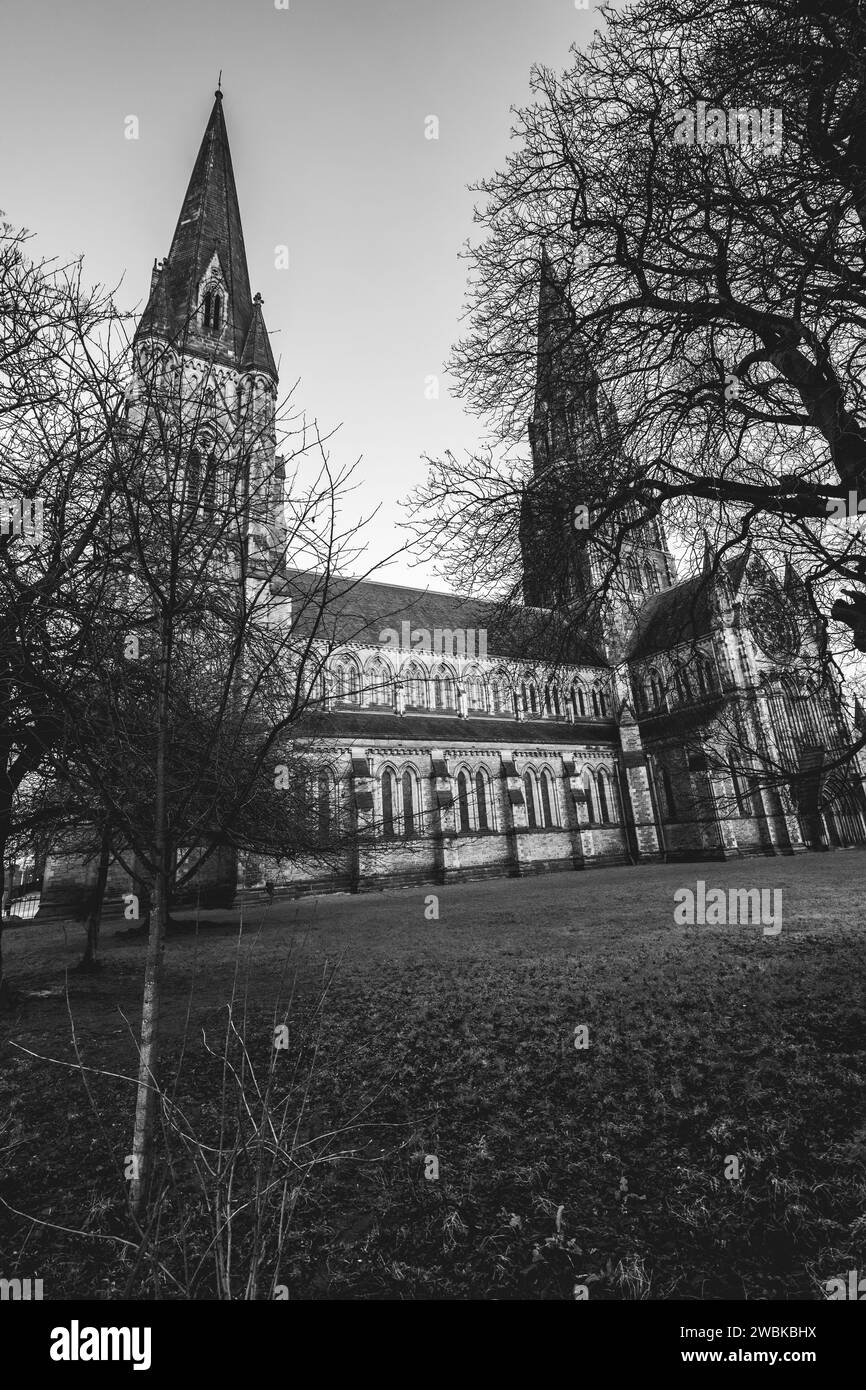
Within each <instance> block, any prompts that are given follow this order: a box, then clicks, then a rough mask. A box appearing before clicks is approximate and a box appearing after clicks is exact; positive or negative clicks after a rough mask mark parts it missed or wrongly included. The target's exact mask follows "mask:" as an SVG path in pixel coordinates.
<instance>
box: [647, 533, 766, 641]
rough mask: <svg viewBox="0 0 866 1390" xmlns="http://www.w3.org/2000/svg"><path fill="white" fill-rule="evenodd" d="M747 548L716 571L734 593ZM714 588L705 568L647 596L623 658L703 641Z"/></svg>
mask: <svg viewBox="0 0 866 1390" xmlns="http://www.w3.org/2000/svg"><path fill="white" fill-rule="evenodd" d="M750 549H751V547H750V546H749V545H746V546H744V547H743V549H742V550H741V551H740V552H739V553H738V554H737V555H735V556H733V557H732V558H730V559H726V560H722V561H721V562H720V563H719V569H720V570H721V571H723V573H724V576H725V578H726V579H727V581H728V583H729V584H730V586H731V588H732V590H733V591H734V593H736V591H737V589H738V588H739V586H740V584H741V583H742V579H743V575H744V573H745V569H746V565H747V564H748V562H749V554H750ZM713 587H714V575H713V571H712V567H710V568H709V569H708V568H707V567H706V564H705V567H704V569H703V570H702V572H701V573H700V574H694V575H692V576H691V578H690V579H685V580H683V582H682V583H681V584H675V585H674V586H673V587H672V588H670V589H663V590H662V591H661V593H659V594H651V595H650V597H649V598H648V599H647V600H646V602H645V603H644V604H643V606H642V607H641V610H640V612H639V614H638V618H637V622H636V623H635V626H634V630H633V632H632V634H631V638H630V640H629V645H628V650H627V653H626V655H627V658H628V659H629V660H630V661H633V660H637V659H638V658H640V657H646V656H653V655H655V653H656V652H662V651H665V650H666V649H668V648H673V647H678V646H680V644H681V643H683V642H693V641H695V640H696V639H697V638H699V637H706V636H707V635H708V633H709V632H710V631H711V630H712V626H713V611H712V603H711V597H712V592H713Z"/></svg>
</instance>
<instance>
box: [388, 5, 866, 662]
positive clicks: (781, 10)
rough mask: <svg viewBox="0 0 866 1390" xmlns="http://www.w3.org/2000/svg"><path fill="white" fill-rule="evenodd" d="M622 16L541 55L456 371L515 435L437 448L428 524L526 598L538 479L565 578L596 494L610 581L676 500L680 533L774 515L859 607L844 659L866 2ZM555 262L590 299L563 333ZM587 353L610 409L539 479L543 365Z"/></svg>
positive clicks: (596, 405)
mask: <svg viewBox="0 0 866 1390" xmlns="http://www.w3.org/2000/svg"><path fill="white" fill-rule="evenodd" d="M603 14H604V19H605V21H606V27H605V28H603V29H602V30H601V31H600V32H598V33H597V34H596V35H595V37H594V39H593V41H592V42H591V44H590V45H589V46H588V48H587V50H586V51H585V52H581V51H579V50H577V49H575V50H573V52H572V61H571V65H570V67H569V69H568V70H567V71H566V72H564V73H562V74H559V75H557V74H556V73H554V72H553V71H551V70H550V69H547V68H537V69H535V70H534V72H533V88H534V93H535V98H536V99H535V101H534V103H533V104H532V105H531V106H529V107H527V108H526V109H523V110H520V111H517V112H516V115H515V130H514V135H515V146H514V150H513V153H512V154H511V156H510V158H509V161H508V163H507V165H506V166H505V168H504V169H502V170H501V171H500V172H498V173H496V174H495V175H494V176H492V177H491V178H489V179H488V180H486V181H485V182H483V183H481V184H480V185H479V186H478V187H479V191H480V193H481V194H482V195H483V202H482V205H481V207H480V209H479V211H478V213H477V220H478V222H479V224H480V225H481V227H482V228H483V229H484V238H483V240H481V241H480V242H479V243H478V244H477V245H475V246H473V247H472V248H471V249H470V250H469V252H468V256H469V260H470V264H471V286H470V303H469V329H468V332H467V334H466V335H465V337H464V338H463V340H462V341H461V342H460V343H459V344H458V346H457V347H456V349H455V351H454V354H453V359H452V362H451V363H450V367H451V370H452V371H453V373H454V375H455V377H456V379H457V382H458V389H459V391H460V393H461V394H462V395H463V397H464V399H466V401H467V402H468V404H469V405H470V407H471V408H472V409H474V410H475V411H477V412H478V413H479V414H481V415H483V416H484V417H485V418H486V419H487V420H488V421H489V422H490V428H491V438H490V444H489V447H488V448H487V449H485V450H483V451H481V452H479V453H478V454H476V455H475V456H474V457H472V458H469V459H460V460H457V459H454V458H451V457H445V458H443V459H440V460H435V461H433V463H432V467H431V473H430V479H429V482H428V485H427V486H426V488H424V489H423V490H422V492H421V493H420V494H419V495H418V496H417V497H416V499H415V500H416V504H417V505H418V506H419V507H420V508H421V511H422V513H423V525H422V526H419V537H420V536H422V535H423V536H425V537H426V539H427V540H428V541H429V545H430V549H431V551H436V552H437V553H438V555H439V557H440V559H441V560H442V562H443V564H444V567H445V569H446V572H448V573H449V574H450V576H451V577H452V578H453V579H454V580H455V581H457V582H460V583H463V584H466V583H467V582H471V583H472V584H473V586H474V588H475V589H476V590H477V589H478V588H479V587H486V588H487V589H488V590H489V591H491V592H497V593H499V594H502V593H505V594H506V595H508V594H510V595H512V596H514V595H516V594H517V593H518V592H519V590H520V586H521V583H522V574H521V553H520V544H519V541H520V536H519V529H520V520H521V516H522V515H523V514H525V509H526V498H527V496H530V497H531V498H532V499H535V501H536V505H537V507H538V508H539V509H540V512H541V513H542V514H544V512H545V509H546V510H547V512H548V513H550V514H551V515H552V516H554V517H556V518H557V521H558V525H552V526H550V527H548V540H547V553H546V554H545V556H544V561H545V563H546V564H547V565H548V567H549V568H550V569H551V570H553V571H561V572H562V574H563V583H564V582H565V574H566V571H567V568H568V564H569V557H570V555H571V554H572V552H573V549H574V543H575V537H574V532H573V528H572V521H573V517H574V509H575V506H577V505H583V506H585V507H586V509H587V512H588V514H589V517H590V522H589V526H588V528H587V531H586V534H585V535H583V536H582V537H581V538H580V539H581V540H582V541H584V542H593V543H595V544H596V548H597V552H598V551H599V550H600V551H601V553H604V551H605V548H606V551H607V555H606V559H607V562H608V564H607V570H608V575H607V577H606V580H605V582H612V579H611V576H612V575H613V574H614V573H615V567H616V564H617V561H618V559H619V554H620V551H621V546H622V542H623V538H627V536H628V534H629V531H630V529H632V528H635V527H638V526H640V525H642V524H644V523H646V522H652V521H653V520H654V519H655V517H656V516H657V515H658V514H659V511H660V509H661V508H663V509H664V518H665V521H666V523H667V526H668V528H669V532H670V533H672V534H673V536H674V537H675V538H676V539H678V541H679V543H680V544H683V545H685V546H687V544H688V538H689V537H694V536H695V534H696V533H700V534H701V536H703V534H706V533H709V535H710V537H711V539H712V540H713V542H714V546H715V549H716V550H718V549H719V548H721V547H723V546H724V545H725V544H726V543H727V542H728V541H730V540H731V539H734V538H736V537H743V536H745V535H747V534H748V535H749V536H750V537H751V539H752V540H753V541H754V542H757V543H758V544H760V546H761V548H762V551H763V553H764V554H765V556H766V557H767V559H768V560H769V562H770V563H778V565H779V567H780V568H781V565H782V564H783V562H784V561H785V560H786V559H788V560H792V561H793V563H794V565H795V567H796V568H797V569H798V570H799V571H800V572H801V573H802V574H803V577H804V581H805V586H806V593H807V595H808V596H809V599H810V602H812V603H813V604H814V606H815V607H816V608H817V609H818V611H820V612H821V613H822V614H823V615H824V616H828V617H832V619H833V622H832V623H831V624H830V629H829V631H830V636H831V649H830V651H829V652H828V653H826V654H825V655H826V657H827V659H829V658H830V656H832V655H833V654H834V653H835V655H837V656H838V657H840V658H842V657H845V656H846V655H850V654H851V653H852V652H856V651H858V650H859V651H863V650H866V594H864V592H863V584H864V579H866V557H864V552H863V544H862V538H861V535H860V533H859V532H858V531H857V529H856V527H853V526H852V525H851V524H848V525H840V524H838V523H837V521H835V520H828V516H830V515H832V514H838V513H840V512H841V511H843V510H844V511H845V512H848V510H849V501H850V499H849V494H851V493H853V494H854V495H855V504H854V505H855V508H856V505H857V500H859V499H860V498H863V497H866V417H864V408H866V400H864V385H863V380H864V378H863V352H864V347H863V342H864V335H863V325H864V320H863V304H864V294H866V280H864V272H863V265H864V252H866V202H864V197H863V189H864V186H866V185H864V173H866V166H864V144H863V141H864V137H863V129H864V115H866V94H864V87H863V58H864V50H866V15H864V14H863V12H862V8H861V7H859V6H858V5H857V4H856V3H855V0H838V2H837V3H834V4H831V5H827V4H821V5H818V4H815V3H805V2H801V3H793V4H791V3H788V2H787V0H784V3H783V0H731V3H729V4H727V5H724V6H718V5H713V4H710V3H706V0H662V3H655V0H652V3H649V0H638V3H633V4H629V5H627V6H626V7H624V8H623V9H622V10H613V9H605V10H604V12H603ZM690 137H691V138H690ZM542 247H545V248H546V251H545V252H542ZM544 255H546V257H547V259H548V262H549V264H550V266H551V272H552V275H553V276H554V277H555V278H556V280H557V281H558V283H560V284H561V286H562V291H563V297H564V300H570V301H571V302H572V303H573V305H574V312H573V314H570V315H569V313H568V312H566V311H563V313H562V314H561V315H560V318H559V322H558V327H557V332H556V333H555V334H554V337H553V340H550V339H548V340H547V341H544V342H541V341H539V339H538V337H537V328H538V288H539V280H540V278H541V277H542V274H543V269H542V259H543V257H544ZM566 359H567V361H568V363H569V366H570V371H571V374H572V378H573V384H574V386H575V396H576V398H577V399H578V400H580V399H581V398H582V399H583V401H584V402H585V401H586V400H587V397H588V396H591V397H592V398H593V399H592V407H593V408H592V409H591V410H589V411H587V412H585V413H584V414H583V418H581V412H580V411H578V414H577V419H576V422H575V427H574V431H573V437H572V438H571V440H570V441H568V447H567V452H568V454H569V457H570V458H571V460H572V461H573V462H574V464H575V466H573V467H572V468H571V469H570V470H568V471H565V470H563V469H561V468H559V467H558V463H559V460H560V459H561V457H562V455H563V453H564V452H566V449H565V448H564V447H562V448H561V447H560V443H559V442H557V441H555V440H554V441H553V446H552V450H551V453H550V458H549V465H548V466H547V467H546V468H542V469H540V470H539V471H538V472H536V474H535V475H533V474H531V473H530V472H529V470H528V468H527V466H526V462H525V456H524V455H523V454H522V453H521V451H520V447H519V443H520V440H521V439H522V438H523V435H524V431H525V428H526V422H527V420H528V419H531V418H532V416H533V412H534V410H535V406H536V401H535V391H536V383H537V380H538V378H539V374H540V373H541V374H543V373H544V372H545V371H546V370H553V369H554V367H555V365H556V363H557V362H559V363H560V365H561V364H562V362H563V360H566ZM542 452H543V451H542ZM536 455H537V457H538V455H539V450H538V449H537V450H536ZM849 522H850V519H849ZM470 536H471V537H472V543H473V558H472V560H471V561H470V560H468V559H467V558H466V548H467V539H468V537H470ZM702 549H703V541H702V540H701V546H700V550H699V551H698V553H697V555H696V556H695V557H694V561H695V563H694V568H698V567H699V564H700V559H701V551H702Z"/></svg>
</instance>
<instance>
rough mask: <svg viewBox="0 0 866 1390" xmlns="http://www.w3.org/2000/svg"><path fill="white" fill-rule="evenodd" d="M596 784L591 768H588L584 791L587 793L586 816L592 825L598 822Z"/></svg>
mask: <svg viewBox="0 0 866 1390" xmlns="http://www.w3.org/2000/svg"><path fill="white" fill-rule="evenodd" d="M594 784H595V778H594V777H593V775H592V773H591V772H590V770H589V768H586V769H585V770H584V774H583V790H584V791H585V792H586V815H587V820H588V821H589V824H590V825H595V824H596V820H597V817H596V814H595V795H594Z"/></svg>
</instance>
